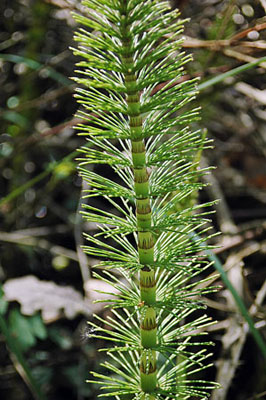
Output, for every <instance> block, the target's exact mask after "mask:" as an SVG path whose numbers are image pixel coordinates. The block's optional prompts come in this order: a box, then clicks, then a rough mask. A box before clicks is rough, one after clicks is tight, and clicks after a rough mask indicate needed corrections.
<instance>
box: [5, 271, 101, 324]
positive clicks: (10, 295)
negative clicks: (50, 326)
mask: <svg viewBox="0 0 266 400" xmlns="http://www.w3.org/2000/svg"><path fill="white" fill-rule="evenodd" d="M3 289H4V292H5V300H7V301H17V302H18V303H20V304H21V312H22V313H23V314H25V315H33V314H34V313H35V312H37V311H41V314H42V318H43V320H44V321H45V322H51V321H53V320H55V319H57V318H59V317H60V316H62V312H63V313H64V315H65V316H66V318H69V319H72V318H74V317H75V316H76V315H77V314H79V313H81V314H85V315H90V314H92V306H93V305H92V304H91V303H90V302H89V300H88V299H85V300H84V299H83V297H82V295H81V294H80V293H79V292H78V291H77V290H75V289H73V288H72V287H71V286H59V285H57V284H56V283H54V282H49V281H41V280H39V279H38V278H36V277H35V276H33V275H27V276H24V277H22V278H16V279H10V280H8V281H7V282H5V284H4V285H3Z"/></svg>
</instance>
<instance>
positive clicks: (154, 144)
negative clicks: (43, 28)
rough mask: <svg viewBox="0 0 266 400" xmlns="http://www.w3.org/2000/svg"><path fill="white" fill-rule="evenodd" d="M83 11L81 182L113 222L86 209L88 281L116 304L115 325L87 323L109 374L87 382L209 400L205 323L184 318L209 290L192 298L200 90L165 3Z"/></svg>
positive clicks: (133, 393) (119, 0) (136, 393)
mask: <svg viewBox="0 0 266 400" xmlns="http://www.w3.org/2000/svg"><path fill="white" fill-rule="evenodd" d="M83 5H84V6H85V7H88V9H87V15H88V17H86V16H80V15H75V18H76V20H77V21H78V22H80V23H81V24H82V25H83V26H86V27H88V28H89V31H88V30H85V29H83V28H81V29H80V30H79V31H78V32H77V33H76V36H75V40H77V41H78V42H79V47H78V49H74V53H75V54H77V55H79V56H80V57H81V58H82V61H81V62H79V63H78V66H79V68H80V69H79V70H78V71H77V72H78V74H79V77H77V78H75V80H76V81H77V82H78V83H79V84H80V85H81V86H82V88H78V89H77V94H76V97H77V99H78V102H79V103H80V104H81V107H82V108H81V110H80V111H79V112H78V117H80V118H82V120H87V121H88V125H87V124H80V125H79V126H78V128H79V130H80V132H83V133H82V134H84V135H85V136H86V139H87V141H88V144H89V146H88V145H87V146H84V147H82V148H81V152H82V157H81V158H80V159H79V161H80V165H79V171H80V174H81V176H82V177H83V179H84V180H85V181H86V182H87V183H88V186H89V189H88V190H86V192H85V195H86V197H88V198H94V199H95V198H97V197H99V196H100V197H101V196H103V197H104V199H105V201H109V203H110V205H111V209H110V211H109V210H107V209H106V207H105V205H102V204H101V202H100V203H98V204H99V208H97V207H96V206H95V205H94V206H93V205H91V204H90V201H88V202H86V204H84V209H85V210H84V212H83V214H84V216H85V218H86V220H87V221H88V222H92V223H96V224H97V226H98V228H99V229H98V231H97V232H96V233H95V234H94V235H89V234H86V239H87V243H88V245H86V246H84V250H85V251H86V252H87V253H88V254H89V255H90V256H92V257H99V258H100V259H101V260H102V261H100V262H99V264H98V267H100V272H99V273H96V272H95V273H94V277H96V278H97V279H102V280H103V281H105V282H108V283H109V284H110V285H112V286H113V288H114V289H115V291H114V292H115V293H119V294H118V295H117V296H116V298H115V299H114V297H112V298H111V299H110V298H109V299H108V295H109V294H113V293H112V292H111V293H107V294H106V296H107V299H105V302H106V301H109V302H110V307H111V316H109V317H108V318H107V319H106V320H103V319H102V318H101V317H100V316H95V318H96V320H98V321H99V322H100V324H97V323H94V322H93V321H91V322H90V325H91V326H92V327H93V329H94V332H95V333H93V334H92V335H91V337H94V338H101V339H104V340H106V341H109V342H110V341H111V342H112V344H113V346H112V347H108V348H106V349H103V350H105V351H106V352H107V354H108V356H109V359H108V360H107V361H105V362H104V363H103V364H102V366H103V367H104V368H106V370H107V371H108V373H107V374H106V375H105V374H103V373H100V372H95V371H92V376H93V377H94V379H92V380H90V381H88V382H91V383H98V384H100V385H101V389H102V391H103V393H102V394H101V395H102V396H109V397H112V398H115V399H116V400H124V399H125V398H131V399H134V400H164V399H165V400H168V399H173V398H176V399H177V398H178V399H186V400H187V399H190V398H193V399H195V398H201V399H206V397H207V396H208V393H209V390H210V389H212V388H214V387H216V384H215V383H213V382H205V381H204V380H202V379H200V378H201V377H200V378H199V379H196V378H194V376H196V374H197V373H198V372H200V371H201V370H203V369H205V368H206V367H207V366H208V364H207V365H205V364H204V363H203V361H204V360H206V359H207V358H208V357H209V354H208V353H207V352H206V351H205V349H202V348H200V350H198V349H197V348H198V346H200V345H201V346H203V345H209V344H210V343H209V342H202V341H200V340H199V341H197V340H196V341H195V340H194V335H195V330H201V329H202V328H203V327H205V326H207V325H209V324H210V323H211V321H210V318H208V317H207V316H206V315H200V316H199V317H197V318H196V319H195V320H193V319H192V318H191V314H192V313H193V311H194V310H199V309H203V308H205V307H204V305H202V304H201V303H200V301H199V300H198V299H199V296H200V295H201V294H202V293H204V294H205V293H208V292H210V291H212V289H210V288H206V289H197V288H196V285H197V284H198V283H199V282H198V281H197V280H196V279H195V277H196V276H197V275H199V274H201V273H203V271H204V270H205V269H206V268H207V267H208V263H207V262H206V261H205V260H203V259H202V258H199V257H198V256H197V253H199V252H200V251H201V250H202V246H201V243H202V239H201V238H200V239H199V240H197V241H196V242H194V241H193V240H192V239H191V235H192V232H194V231H198V232H204V228H202V227H203V226H204V224H205V223H206V222H207V219H206V218H205V215H206V214H207V213H206V212H201V214H200V213H198V214H196V212H197V210H198V208H199V207H198V206H197V205H194V204H192V202H191V201H190V198H191V195H192V194H193V193H195V191H197V190H199V189H201V188H202V186H203V184H202V183H201V182H199V179H198V178H199V176H200V175H202V174H203V173H204V172H203V171H201V170H200V169H199V167H198V164H199V160H198V157H199V154H200V152H201V150H202V149H203V148H204V146H205V143H206V142H205V137H204V135H202V134H201V133H200V132H198V131H196V132H191V131H190V129H189V128H188V127H187V125H188V124H189V123H190V122H191V121H194V120H195V119H196V118H197V115H198V110H197V109H192V110H188V109H187V108H186V109H185V111H184V110H182V109H183V107H184V106H185V107H187V105H188V103H189V102H190V101H191V100H192V99H193V97H194V94H195V80H190V81H184V80H183V78H182V77H183V74H184V70H183V68H184V65H185V64H186V63H187V62H188V61H189V60H190V56H186V55H185V54H184V53H183V52H182V51H181V40H180V38H179V34H180V33H181V32H182V30H183V25H182V22H183V21H180V20H179V19H178V17H179V14H178V13H177V12H176V11H171V9H170V6H169V4H168V2H166V1H157V0H146V1H143V0H84V1H83ZM165 82H166V83H165ZM162 83H165V84H164V85H163V87H162V85H161V84H162ZM158 87H159V90H155V91H154V89H155V88H158ZM117 144H118V146H119V147H116V145H117ZM121 148H122V150H123V151H121ZM92 163H97V164H106V165H109V166H110V167H111V168H112V170H113V172H114V173H115V176H116V177H117V176H118V177H119V180H117V179H116V178H115V177H114V176H113V175H108V174H109V171H110V170H107V171H106V172H105V171H103V174H102V175H100V174H98V173H97V172H96V170H93V169H92V168H91V167H89V168H88V165H90V164H92ZM110 176H111V178H110ZM116 199H119V200H116ZM94 202H95V200H94ZM177 203H178V207H177ZM94 204H96V203H94ZM204 206H208V204H206V205H204ZM204 206H203V205H202V206H201V207H204ZM132 237H133V238H134V241H135V243H132V240H131V239H132ZM116 271H118V273H119V276H121V275H122V276H123V278H124V281H125V282H123V281H120V280H119V278H118V276H117V274H116ZM200 279H203V281H204V275H202V277H200ZM195 299H197V300H195ZM106 326H109V328H110V329H108V328H106ZM202 334H204V332H203V333H202ZM193 342H194V343H195V344H196V346H197V347H196V348H195V349H194V350H193V344H194V343H193ZM176 360H180V361H178V362H176ZM125 396H126V397H125Z"/></svg>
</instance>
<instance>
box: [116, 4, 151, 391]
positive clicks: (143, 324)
mask: <svg viewBox="0 0 266 400" xmlns="http://www.w3.org/2000/svg"><path fill="white" fill-rule="evenodd" d="M121 20H122V24H121V36H122V45H123V50H122V54H123V56H122V62H123V65H124V68H125V71H126V72H125V87H126V101H127V105H128V115H129V126H130V136H131V153H132V162H133V175H134V189H135V196H136V218H137V235H138V254H139V263H140V264H141V265H142V268H141V269H140V272H139V287H140V298H141V303H142V304H143V305H144V306H145V307H144V311H143V313H142V316H141V321H140V335H141V345H142V350H141V353H140V377H141V388H142V390H143V392H145V393H150V392H153V391H154V390H155V388H156V384H157V379H156V351H155V350H153V349H154V347H155V346H156V344H157V327H156V311H155V309H154V304H155V302H156V281H155V272H154V269H153V268H152V267H151V265H153V263H154V238H153V233H152V231H151V206H150V198H149V195H150V194H149V192H150V190H149V173H148V170H147V166H146V148H145V142H144V139H143V132H142V116H141V113H140V93H139V91H138V90H137V89H136V88H137V77H136V74H135V73H134V72H133V70H134V61H133V54H132V51H131V48H132V39H131V35H130V32H129V26H128V11H127V2H126V1H124V3H123V8H122V9H121Z"/></svg>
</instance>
